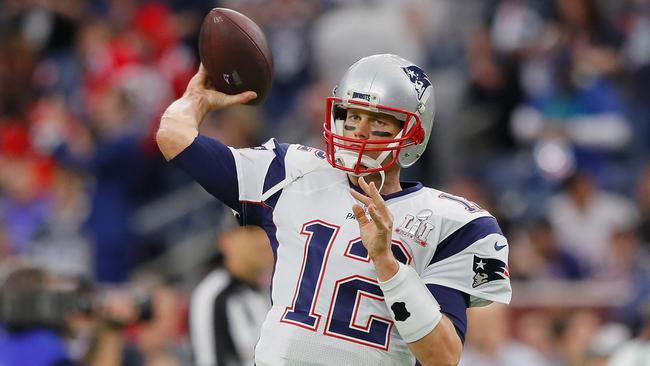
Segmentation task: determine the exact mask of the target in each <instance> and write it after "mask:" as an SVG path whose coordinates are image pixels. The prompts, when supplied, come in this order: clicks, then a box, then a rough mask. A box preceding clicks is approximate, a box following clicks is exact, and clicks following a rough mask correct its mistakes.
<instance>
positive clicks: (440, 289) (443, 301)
mask: <svg viewBox="0 0 650 366" xmlns="http://www.w3.org/2000/svg"><path fill="white" fill-rule="evenodd" d="M426 286H427V288H428V289H429V292H431V294H432V295H433V297H435V298H436V300H438V303H439V304H440V311H441V312H442V313H443V314H445V315H446V316H447V318H449V320H451V322H452V323H453V324H454V328H456V333H458V337H460V340H461V342H463V343H465V333H466V332H467V307H468V306H469V295H468V294H466V293H464V292H461V291H459V290H455V289H453V288H449V287H445V286H439V285H431V284H427V285H426Z"/></svg>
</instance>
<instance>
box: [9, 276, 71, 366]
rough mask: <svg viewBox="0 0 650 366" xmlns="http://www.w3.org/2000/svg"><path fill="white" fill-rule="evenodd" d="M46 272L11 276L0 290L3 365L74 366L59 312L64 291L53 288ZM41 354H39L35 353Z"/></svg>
mask: <svg viewBox="0 0 650 366" xmlns="http://www.w3.org/2000/svg"><path fill="white" fill-rule="evenodd" d="M48 282H49V280H48V278H47V275H46V273H45V272H44V271H42V270H40V269H37V268H23V269H19V270H16V271H14V272H13V273H10V274H9V276H8V277H7V279H6V281H5V283H4V284H3V285H2V288H0V324H1V327H2V329H3V330H4V331H5V334H3V335H2V336H1V337H0V365H12V366H13V365H15V366H19V365H25V366H27V365H29V366H32V365H33V366H41V365H43V366H45V365H47V366H52V365H56V366H62V365H74V364H75V363H74V362H73V361H72V359H71V357H70V356H69V354H68V352H67V350H66V346H65V343H64V340H63V337H62V333H63V331H64V328H65V321H66V319H64V318H63V317H61V316H60V314H59V311H60V310H62V309H61V307H60V306H61V305H62V303H61V302H62V297H61V296H60V294H62V293H63V291H60V290H58V289H55V287H56V286H54V284H49V283H48ZM35 351H37V352H35Z"/></svg>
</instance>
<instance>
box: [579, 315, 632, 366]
mask: <svg viewBox="0 0 650 366" xmlns="http://www.w3.org/2000/svg"><path fill="white" fill-rule="evenodd" d="M629 338H630V330H629V329H628V328H627V327H626V326H625V325H623V324H618V323H608V324H605V325H603V326H602V327H601V328H600V329H599V330H598V332H597V333H596V334H595V335H594V336H593V338H592V339H591V341H590V344H589V348H588V350H587V364H588V365H590V366H607V365H608V363H609V359H610V358H611V356H612V355H613V354H614V353H615V352H616V351H617V350H618V349H619V348H620V347H621V345H622V344H623V343H624V342H626V341H627V340H629Z"/></svg>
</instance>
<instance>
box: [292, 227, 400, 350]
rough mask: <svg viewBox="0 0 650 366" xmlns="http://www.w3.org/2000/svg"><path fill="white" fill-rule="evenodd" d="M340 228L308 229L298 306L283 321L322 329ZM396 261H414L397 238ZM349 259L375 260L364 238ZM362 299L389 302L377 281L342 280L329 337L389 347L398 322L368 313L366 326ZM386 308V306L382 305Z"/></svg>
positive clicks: (337, 287)
mask: <svg viewBox="0 0 650 366" xmlns="http://www.w3.org/2000/svg"><path fill="white" fill-rule="evenodd" d="M338 232H339V227H338V226H336V225H332V224H329V223H326V222H323V221H320V220H317V221H310V222H308V223H306V224H304V225H303V228H302V231H301V234H303V235H306V236H307V243H306V245H305V252H304V254H303V262H302V269H301V272H300V277H299V279H298V283H297V285H296V292H295V294H294V299H293V302H292V305H291V306H289V307H287V308H286V310H285V313H284V315H283V316H282V319H281V321H282V322H284V323H289V324H293V325H296V326H299V327H303V328H306V329H309V330H312V331H316V329H317V328H318V324H319V322H320V319H321V317H322V315H321V314H317V313H316V312H315V311H314V307H315V306H316V302H317V300H318V296H319V293H320V285H321V282H322V280H323V275H324V273H325V270H326V268H327V259H328V257H329V254H330V250H331V248H332V244H333V242H334V240H335V239H336V236H337V234H338ZM392 250H393V254H394V255H395V258H396V259H397V260H398V261H400V262H402V263H405V264H410V263H411V261H412V257H411V255H410V253H409V252H408V251H407V250H406V248H405V247H404V244H402V243H401V242H399V241H397V240H393V246H392ZM344 255H345V256H346V257H348V258H350V260H357V261H362V262H367V263H368V262H370V257H369V256H368V251H367V250H366V248H365V247H364V246H363V243H362V242H361V239H360V238H356V239H353V240H350V241H349V242H348V246H347V249H346V250H345V253H344ZM362 301H378V302H383V301H384V294H383V293H382V292H381V289H380V288H379V285H378V284H377V280H376V279H372V278H368V277H364V276H361V275H353V276H350V277H347V278H342V279H339V280H338V281H336V284H335V286H334V291H333V295H332V300H331V302H330V307H329V311H328V314H327V322H326V325H325V330H324V334H325V335H327V336H331V337H336V338H339V339H344V340H347V341H350V342H355V343H360V344H364V345H367V346H370V347H375V348H379V349H382V350H387V349H388V344H389V337H390V331H391V329H392V326H393V322H392V320H391V319H389V318H383V317H381V316H379V315H376V314H369V315H368V314H365V315H364V316H363V318H364V319H366V321H365V323H362V322H361V321H359V320H358V319H357V318H358V317H359V318H360V317H361V316H359V315H360V314H359V308H360V303H361V302H362ZM382 306H385V305H383V304H382Z"/></svg>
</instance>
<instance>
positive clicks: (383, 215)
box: [350, 177, 398, 280]
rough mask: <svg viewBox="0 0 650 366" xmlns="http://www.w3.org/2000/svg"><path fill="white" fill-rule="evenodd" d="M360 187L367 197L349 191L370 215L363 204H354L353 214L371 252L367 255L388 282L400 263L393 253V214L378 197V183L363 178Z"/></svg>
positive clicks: (379, 196)
mask: <svg viewBox="0 0 650 366" xmlns="http://www.w3.org/2000/svg"><path fill="white" fill-rule="evenodd" d="M359 187H360V188H361V189H362V190H363V192H364V193H365V194H366V195H363V194H361V193H359V192H357V191H355V190H352V189H351V190H350V192H351V193H352V197H354V198H355V199H356V200H358V201H359V202H361V203H363V204H364V205H365V206H366V207H367V209H368V213H367V214H366V211H365V210H364V209H363V207H361V205H358V204H354V205H353V206H352V212H353V213H354V216H355V217H356V219H357V222H358V223H359V232H360V233H361V240H362V242H363V246H364V247H366V250H368V255H369V256H370V259H372V261H373V263H374V264H375V268H376V270H377V276H378V278H379V279H380V280H386V279H388V278H390V277H392V275H393V274H394V273H395V272H397V268H398V266H397V261H396V260H395V257H394V256H393V252H392V251H391V245H392V240H391V239H392V232H393V215H392V214H391V213H390V211H389V210H388V207H386V203H385V202H384V199H383V198H382V197H381V195H380V194H379V191H378V190H377V187H376V186H375V183H373V182H370V184H368V183H366V181H365V180H364V179H363V177H361V178H359Z"/></svg>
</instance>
